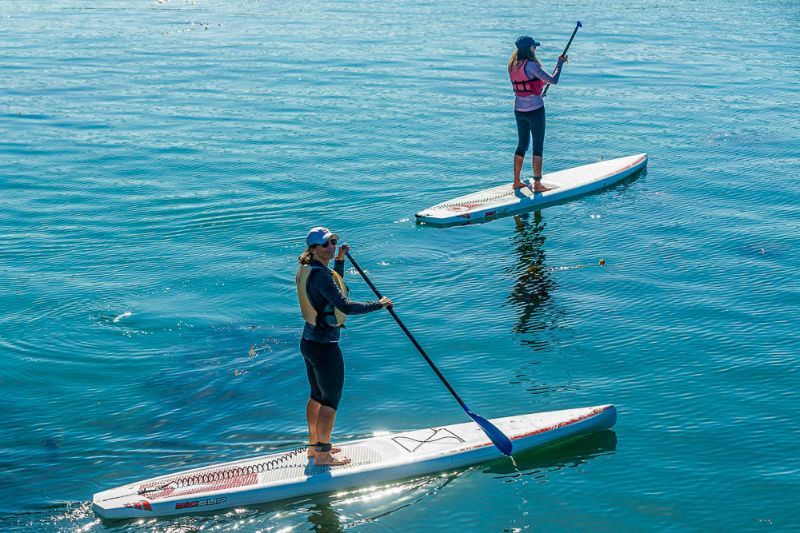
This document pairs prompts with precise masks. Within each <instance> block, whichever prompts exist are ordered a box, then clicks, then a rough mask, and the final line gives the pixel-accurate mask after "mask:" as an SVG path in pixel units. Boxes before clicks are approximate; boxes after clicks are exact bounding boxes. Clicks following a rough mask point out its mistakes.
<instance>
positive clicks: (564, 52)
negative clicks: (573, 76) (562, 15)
mask: <svg viewBox="0 0 800 533" xmlns="http://www.w3.org/2000/svg"><path fill="white" fill-rule="evenodd" d="M578 28H583V24H581V21H580V20H579V21H578V22H577V24H575V29H574V30H572V36H571V37H570V38H569V42H568V43H567V46H566V47H565V48H564V51H563V52H561V55H562V56H565V55H567V50H569V45H571V44H572V39H574V38H575V34H576V33H578ZM549 88H550V84H548V85H547V86H546V87H545V88H544V92H543V93H542V96H547V89H549Z"/></svg>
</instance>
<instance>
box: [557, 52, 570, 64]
mask: <svg viewBox="0 0 800 533" xmlns="http://www.w3.org/2000/svg"><path fill="white" fill-rule="evenodd" d="M567 61H569V57H568V56H565V55H563V54H562V55H560V56H558V62H559V63H566V62H567Z"/></svg>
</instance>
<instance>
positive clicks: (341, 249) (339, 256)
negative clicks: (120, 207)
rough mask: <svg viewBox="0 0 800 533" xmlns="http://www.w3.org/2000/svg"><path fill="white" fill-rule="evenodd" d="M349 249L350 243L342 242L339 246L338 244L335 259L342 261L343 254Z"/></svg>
mask: <svg viewBox="0 0 800 533" xmlns="http://www.w3.org/2000/svg"><path fill="white" fill-rule="evenodd" d="M349 251H350V245H349V244H347V243H346V242H343V243H342V245H341V246H339V253H337V254H336V259H337V260H339V261H344V254H346V253H347V252H349Z"/></svg>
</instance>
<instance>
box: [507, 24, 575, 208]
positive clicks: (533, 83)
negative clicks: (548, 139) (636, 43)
mask: <svg viewBox="0 0 800 533" xmlns="http://www.w3.org/2000/svg"><path fill="white" fill-rule="evenodd" d="M515 44H516V45H517V49H516V50H514V53H513V54H511V59H509V61H508V75H509V77H510V78H511V85H512V87H513V88H514V94H515V95H516V96H515V98H514V118H515V119H516V121H517V133H518V134H519V140H518V142H517V150H516V152H514V184H513V185H512V187H514V188H515V189H520V188H522V187H526V186H527V185H526V184H525V183H523V182H522V181H520V179H519V175H520V172H521V171H522V164H523V162H524V161H525V152H527V151H528V146H529V144H530V140H531V137H533V191H534V192H543V191H546V190H547V188H546V187H544V186H543V185H542V150H543V148H544V125H545V117H544V100H543V99H542V90H543V89H544V87H545V85H547V84H553V85H555V84H557V83H558V78H559V76H560V75H561V66H562V65H563V64H564V63H566V62H567V60H568V59H567V56H565V55H562V56H559V57H558V63H557V64H556V68H555V70H554V71H553V74H552V75H550V74H548V73H547V72H545V70H544V68H543V67H542V64H541V62H539V59H538V58H537V57H536V47H538V46H539V45H541V44H542V43H540V42H538V41H536V40H534V39H533V37H529V36H527V35H525V36H522V37H520V38H519V39H517V41H516V43H515Z"/></svg>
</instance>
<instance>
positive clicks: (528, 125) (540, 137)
mask: <svg viewBox="0 0 800 533" xmlns="http://www.w3.org/2000/svg"><path fill="white" fill-rule="evenodd" d="M514 118H515V119H517V133H518V134H519V140H518V142H517V150H516V152H514V153H515V154H516V155H522V156H524V155H525V152H527V151H528V144H529V142H530V139H531V137H533V155H536V156H539V157H541V156H542V150H543V149H544V106H542V107H540V108H538V109H534V110H533V111H514Z"/></svg>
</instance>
